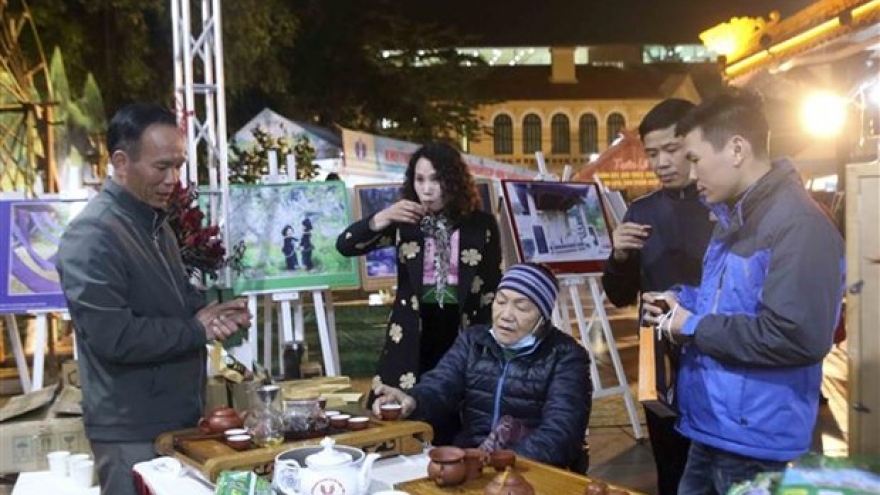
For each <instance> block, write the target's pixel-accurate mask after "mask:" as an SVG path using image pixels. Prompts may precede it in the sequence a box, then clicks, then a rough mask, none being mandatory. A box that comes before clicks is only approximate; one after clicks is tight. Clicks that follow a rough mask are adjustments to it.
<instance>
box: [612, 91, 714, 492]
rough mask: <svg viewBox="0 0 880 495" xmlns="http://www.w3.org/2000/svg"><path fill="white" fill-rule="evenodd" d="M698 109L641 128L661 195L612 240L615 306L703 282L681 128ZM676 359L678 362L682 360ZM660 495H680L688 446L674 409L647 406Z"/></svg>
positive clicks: (664, 112)
mask: <svg viewBox="0 0 880 495" xmlns="http://www.w3.org/2000/svg"><path fill="white" fill-rule="evenodd" d="M693 106H694V105H693V103H691V102H689V101H686V100H680V99H674V98H672V99H668V100H664V101H662V102H660V103H659V104H658V105H657V106H655V107H654V108H653V109H651V111H650V112H648V114H647V115H645V118H644V119H643V120H642V123H641V124H640V125H639V135H640V136H641V138H642V142H643V143H644V146H645V152H646V154H647V155H648V161H649V162H650V164H651V168H652V169H653V171H654V173H655V174H656V175H657V178H658V179H659V180H660V184H661V186H662V187H661V188H660V189H658V190H657V191H654V192H652V193H651V194H648V195H647V196H643V197H641V198H638V199H636V200H635V201H633V203H632V205H630V207H629V209H628V210H627V212H626V216H625V217H624V219H623V223H621V225H620V226H618V227H617V228H616V229H615V230H614V233H613V240H614V251H613V252H612V255H611V257H610V258H609V260H608V263H607V264H606V265H605V273H604V274H603V277H602V284H603V285H604V288H605V294H606V295H607V296H608V299H609V300H611V302H612V303H613V304H614V305H615V306H618V307H620V306H629V305H631V304H635V303H636V302H637V301H638V296H639V293H640V292H654V291H665V290H667V289H669V288H670V287H672V286H674V285H676V284H690V285H695V284H698V283H699V281H700V274H701V268H702V262H703V254H704V253H705V251H706V245H707V244H708V242H709V238H710V237H711V235H712V222H711V221H710V220H709V210H708V208H707V207H706V206H705V205H703V203H702V202H701V201H700V199H699V195H698V194H697V189H696V185H695V184H694V180H693V179H692V178H691V177H690V163H689V162H688V161H687V160H686V158H685V154H684V151H683V148H682V143H681V138H680V137H677V136H676V135H675V125H676V123H677V122H678V120H679V119H681V118H682V117H683V116H684V115H685V114H686V113H687V112H688V111H689V110H690V109H691V108H693ZM671 358H673V359H674V362H677V356H675V355H673V356H671ZM645 419H646V420H647V424H648V434H649V436H650V440H651V450H652V451H653V453H654V462H655V464H656V466H657V485H658V493H659V494H660V495H675V494H676V493H677V492H678V482H679V480H680V479H681V475H682V472H684V467H685V463H686V462H687V454H688V447H689V442H688V440H687V438H685V437H684V436H682V435H681V434H680V433H678V432H677V431H676V430H675V421H676V416H675V413H674V411H671V410H662V409H661V410H654V409H652V408H649V407H645Z"/></svg>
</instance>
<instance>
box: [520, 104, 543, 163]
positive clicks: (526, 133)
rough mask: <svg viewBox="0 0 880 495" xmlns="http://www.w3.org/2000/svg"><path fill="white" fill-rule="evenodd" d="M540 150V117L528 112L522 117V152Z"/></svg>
mask: <svg viewBox="0 0 880 495" xmlns="http://www.w3.org/2000/svg"><path fill="white" fill-rule="evenodd" d="M536 151H541V117H538V116H537V115H535V114H533V113H530V114H528V115H526V117H525V118H524V119H523V153H534V152H536Z"/></svg>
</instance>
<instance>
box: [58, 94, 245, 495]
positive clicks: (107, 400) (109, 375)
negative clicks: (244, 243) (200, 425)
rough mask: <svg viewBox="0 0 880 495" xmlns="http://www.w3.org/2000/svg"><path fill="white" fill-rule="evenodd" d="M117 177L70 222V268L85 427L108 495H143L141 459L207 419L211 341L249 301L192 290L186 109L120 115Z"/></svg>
mask: <svg viewBox="0 0 880 495" xmlns="http://www.w3.org/2000/svg"><path fill="white" fill-rule="evenodd" d="M107 147H108V150H109V152H110V162H111V163H112V164H113V170H114V171H113V177H112V179H108V180H107V181H106V182H105V184H104V188H103V190H102V191H101V193H100V194H98V196H97V197H95V198H94V199H92V200H91V201H90V202H89V204H88V205H87V206H86V208H85V209H84V210H83V212H82V213H81V214H80V215H79V216H77V218H76V219H75V220H74V221H73V222H72V223H71V224H70V225H69V226H68V228H67V230H66V231H65V233H64V235H63V236H62V238H61V244H60V246H59V248H58V261H57V265H58V272H59V274H60V276H61V286H62V289H63V291H64V296H65V298H66V299H67V304H68V309H69V310H70V315H71V318H72V320H73V324H74V328H75V329H76V330H75V331H76V344H77V348H78V350H79V363H78V364H79V372H80V380H81V383H82V388H83V420H84V423H85V429H86V435H87V436H88V438H89V441H90V443H91V447H92V452H93V453H94V454H95V461H96V467H97V471H98V480H99V482H100V485H101V493H102V494H104V495H135V494H136V493H137V492H136V489H135V486H134V482H133V480H132V476H131V468H132V466H133V465H134V464H136V463H138V462H141V461H146V460H149V459H151V458H153V457H154V456H155V453H154V451H153V441H154V439H155V438H156V436H158V435H159V434H160V433H163V432H166V431H169V430H176V429H181V428H187V427H193V426H195V424H196V422H197V421H198V419H199V416H201V413H202V395H203V391H204V387H205V379H206V376H205V375H206V361H205V357H206V350H205V344H206V343H207V342H208V341H209V340H211V339H219V340H223V339H225V338H226V337H228V336H229V335H230V334H231V333H232V332H234V331H235V330H236V329H237V328H238V327H239V325H248V324H249V322H250V314H249V312H248V310H247V305H246V304H245V301H242V300H236V301H229V302H226V303H222V304H212V305H207V306H206V305H205V301H204V297H203V295H202V294H200V293H199V292H197V291H196V289H195V288H194V287H193V286H192V285H190V283H189V281H188V279H187V276H186V271H185V270H184V267H183V262H182V260H181V257H180V248H179V247H178V245H177V242H176V240H175V237H174V234H173V232H172V231H171V228H170V227H169V226H168V224H167V222H166V216H167V215H166V213H165V208H166V205H167V204H168V200H169V198H170V197H171V193H172V190H173V188H174V185H175V184H177V182H178V181H179V179H180V168H181V166H182V165H183V163H184V162H185V161H186V157H185V150H186V147H185V145H184V139H183V135H182V133H181V131H180V129H178V128H177V123H176V120H175V118H174V114H172V113H171V112H169V111H168V110H166V109H163V108H161V107H158V106H154V105H145V104H134V105H129V106H126V107H124V108H122V109H121V110H119V112H117V113H116V115H115V116H114V117H113V119H112V121H111V122H110V128H109V131H108V136H107Z"/></svg>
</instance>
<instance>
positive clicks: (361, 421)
mask: <svg viewBox="0 0 880 495" xmlns="http://www.w3.org/2000/svg"><path fill="white" fill-rule="evenodd" d="M369 424H370V418H368V417H366V416H355V417H353V418H348V429H349V430H363V429H365V428H366V427H367V426H369Z"/></svg>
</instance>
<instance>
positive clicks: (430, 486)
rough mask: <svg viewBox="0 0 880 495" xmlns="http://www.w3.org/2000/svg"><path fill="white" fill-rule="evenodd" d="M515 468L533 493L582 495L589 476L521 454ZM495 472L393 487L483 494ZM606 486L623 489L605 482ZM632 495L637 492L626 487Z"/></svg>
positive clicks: (430, 494) (427, 494) (440, 494)
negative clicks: (453, 482) (455, 481)
mask: <svg viewBox="0 0 880 495" xmlns="http://www.w3.org/2000/svg"><path fill="white" fill-rule="evenodd" d="M516 470H517V471H518V472H519V473H520V474H522V475H523V477H524V478H525V479H526V480H527V481H528V482H529V483H531V485H532V487H533V488H534V489H535V495H582V494H583V493H584V489H585V488H586V487H587V483H588V482H589V481H590V478H587V477H586V476H582V475H579V474H575V473H573V472H571V471H566V470H563V469H559V468H556V467H553V466H549V465H547V464H543V463H540V462H537V461H532V460H529V459H526V458H524V457H517V458H516ZM497 474H498V473H496V472H495V470H494V469H492V468H489V467H487V468H485V469H484V470H483V476H482V477H481V478H478V479H475V480H471V481H466V482H464V483H463V484H461V485H458V486H451V487H442V488H441V487H439V486H437V485H436V484H435V483H434V482H433V481H431V480H429V479H428V478H427V477H425V478H420V479H417V480H413V481H407V482H406V483H400V484H398V485H397V486H396V487H395V488H397V489H398V490H402V491H405V492H407V493H409V494H410V495H449V494H455V495H484V490H485V489H486V485H488V484H489V482H490V481H492V478H494V477H495V476H496V475H497ZM609 488H619V489H623V490H626V489H625V488H621V487H617V486H613V485H609ZM627 491H629V493H631V494H633V495H636V494H639V492H635V491H632V490H627Z"/></svg>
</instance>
